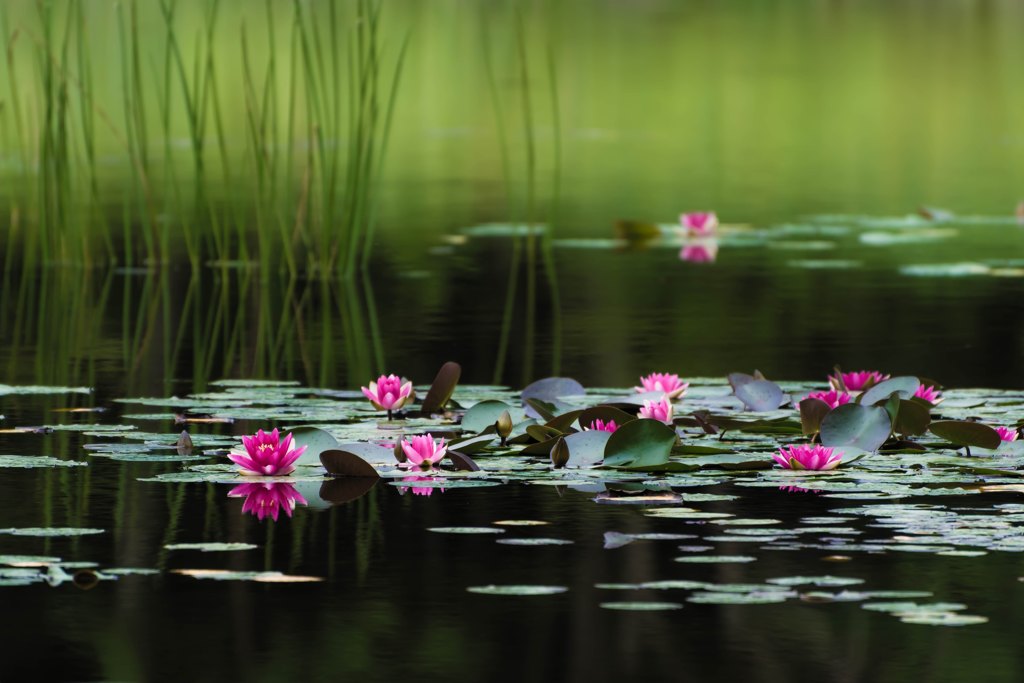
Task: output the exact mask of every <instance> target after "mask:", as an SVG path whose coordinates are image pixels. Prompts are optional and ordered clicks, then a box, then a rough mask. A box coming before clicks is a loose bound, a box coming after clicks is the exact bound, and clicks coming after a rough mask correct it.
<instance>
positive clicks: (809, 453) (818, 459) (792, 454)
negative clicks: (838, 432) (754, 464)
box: [772, 444, 843, 470]
mask: <svg viewBox="0 0 1024 683" xmlns="http://www.w3.org/2000/svg"><path fill="white" fill-rule="evenodd" d="M772 457H773V458H775V462H777V463H779V464H780V465H782V466H783V467H784V468H786V469H787V470H834V469H835V468H837V467H839V463H840V462H842V460H843V456H842V455H837V454H835V453H834V452H833V451H832V449H831V448H829V447H828V446H813V445H810V444H800V445H799V446H790V447H789V448H788V450H787V449H786V448H780V449H779V452H778V454H777V455H773V456H772Z"/></svg>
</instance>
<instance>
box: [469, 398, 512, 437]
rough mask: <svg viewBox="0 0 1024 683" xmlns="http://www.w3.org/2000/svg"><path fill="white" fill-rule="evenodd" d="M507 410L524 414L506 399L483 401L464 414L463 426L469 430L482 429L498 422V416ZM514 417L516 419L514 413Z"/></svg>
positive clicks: (476, 430) (477, 430)
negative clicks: (506, 401)
mask: <svg viewBox="0 0 1024 683" xmlns="http://www.w3.org/2000/svg"><path fill="white" fill-rule="evenodd" d="M506 410H507V411H509V412H510V413H516V412H518V413H519V415H522V411H517V410H516V409H515V408H513V407H512V406H510V405H509V404H507V403H505V402H504V401H481V402H480V403H477V404H476V405H474V406H472V407H471V408H470V409H469V410H467V411H466V414H465V415H463V416H462V428H463V429H464V430H466V431H467V432H479V431H482V430H484V429H486V428H488V427H490V426H492V425H493V424H494V423H495V422H497V421H498V418H499V417H501V414H502V413H503V412H505V411H506ZM513 419H515V416H514V415H513Z"/></svg>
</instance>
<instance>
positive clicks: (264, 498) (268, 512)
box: [228, 482, 308, 522]
mask: <svg viewBox="0 0 1024 683" xmlns="http://www.w3.org/2000/svg"><path fill="white" fill-rule="evenodd" d="M228 496H230V497H231V498H242V497H245V501H244V502H243V503H242V512H243V513H246V512H248V513H249V514H251V515H255V516H256V519H258V520H260V521H261V522H262V521H263V520H264V518H266V517H270V518H271V519H272V520H274V521H275V522H276V521H277V517H278V515H279V514H281V510H284V513H285V514H286V515H288V516H289V517H291V516H292V511H293V510H295V506H296V505H297V504H298V505H308V503H307V502H306V499H305V498H303V497H302V494H301V493H299V492H298V491H297V490H296V489H295V487H294V486H292V485H291V484H289V483H288V482H267V483H262V484H261V483H252V484H239V485H238V486H236V487H235V488H233V489H231V490H230V491H228Z"/></svg>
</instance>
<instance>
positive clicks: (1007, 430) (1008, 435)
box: [996, 427, 1020, 441]
mask: <svg viewBox="0 0 1024 683" xmlns="http://www.w3.org/2000/svg"><path fill="white" fill-rule="evenodd" d="M996 431H997V432H999V438H1000V439H1002V440H1003V441H1016V440H1017V437H1018V436H1020V433H1019V432H1018V431H1017V430H1016V429H1014V428H1013V427H996Z"/></svg>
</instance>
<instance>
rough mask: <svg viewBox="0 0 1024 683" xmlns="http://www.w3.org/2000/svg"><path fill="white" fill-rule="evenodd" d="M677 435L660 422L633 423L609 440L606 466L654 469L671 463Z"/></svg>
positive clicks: (615, 433)
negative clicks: (670, 455) (670, 457)
mask: <svg viewBox="0 0 1024 683" xmlns="http://www.w3.org/2000/svg"><path fill="white" fill-rule="evenodd" d="M675 442H676V432H675V430H674V429H672V428H671V427H669V426H667V425H665V424H663V423H661V422H658V421H657V420H634V421H632V422H630V423H628V424H625V425H623V426H622V427H620V428H619V429H618V430H617V431H615V432H613V433H612V434H611V436H610V437H608V443H607V444H606V445H605V449H604V464H605V465H606V466H608V467H652V466H657V465H663V464H665V463H667V462H668V459H669V454H670V453H671V452H672V446H673V445H674V444H675Z"/></svg>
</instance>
